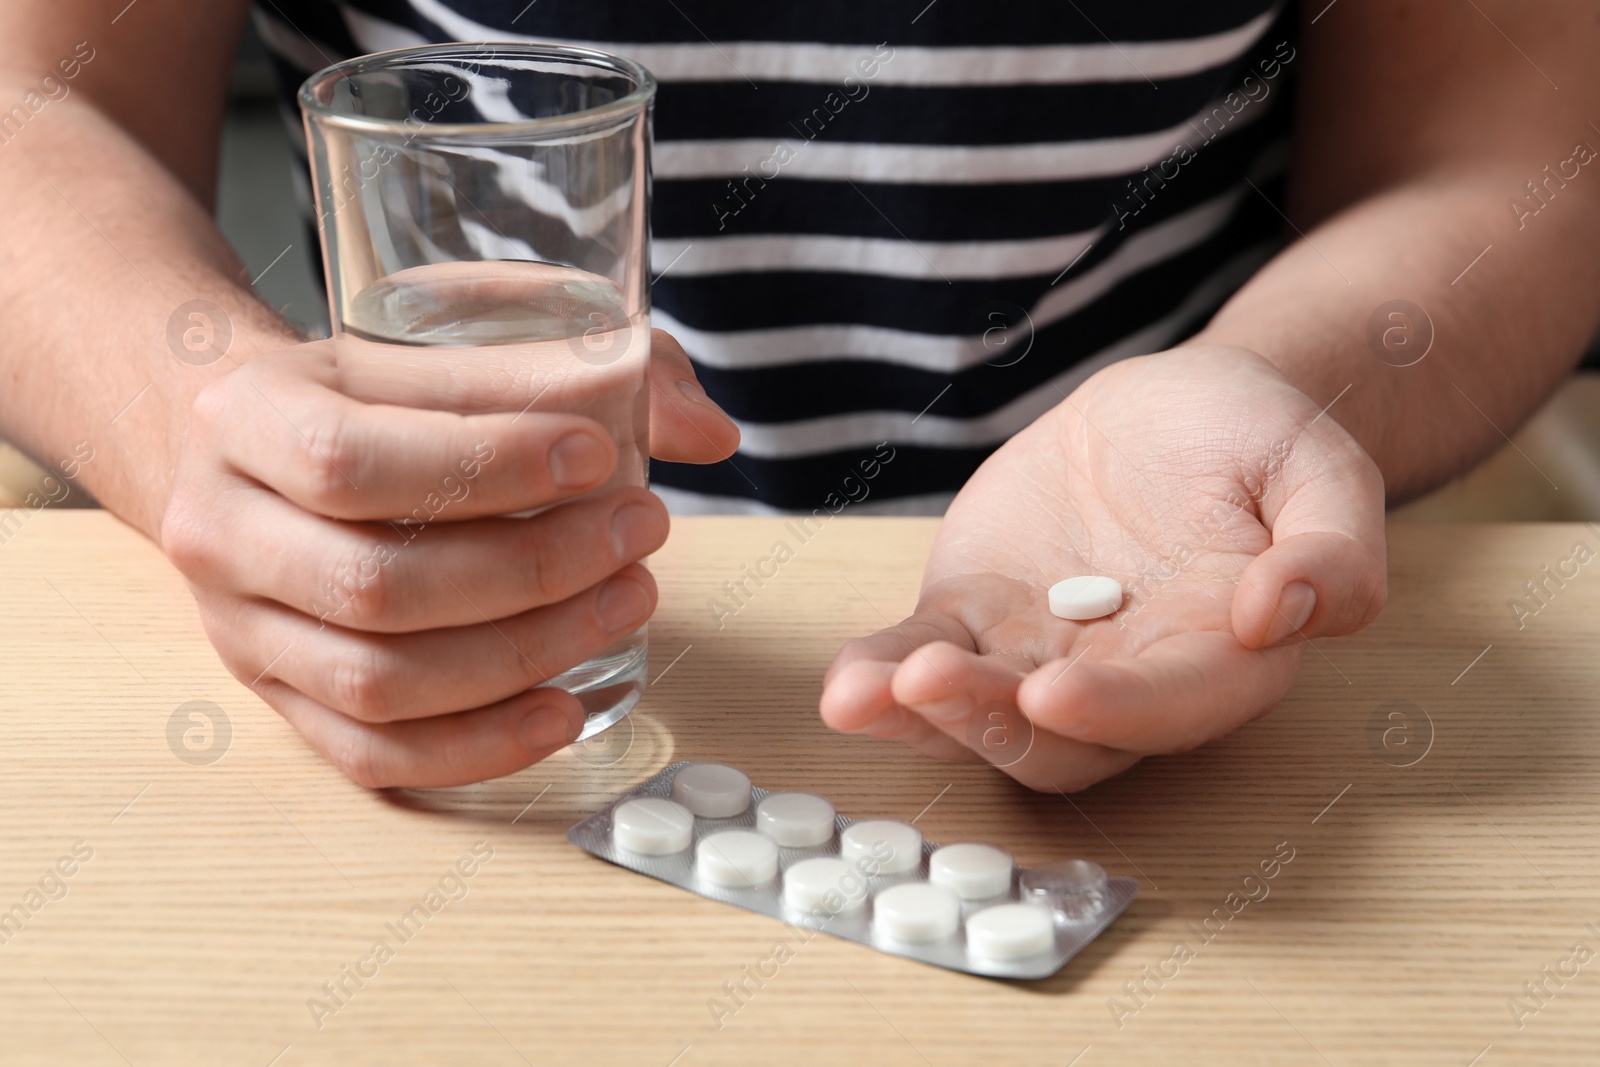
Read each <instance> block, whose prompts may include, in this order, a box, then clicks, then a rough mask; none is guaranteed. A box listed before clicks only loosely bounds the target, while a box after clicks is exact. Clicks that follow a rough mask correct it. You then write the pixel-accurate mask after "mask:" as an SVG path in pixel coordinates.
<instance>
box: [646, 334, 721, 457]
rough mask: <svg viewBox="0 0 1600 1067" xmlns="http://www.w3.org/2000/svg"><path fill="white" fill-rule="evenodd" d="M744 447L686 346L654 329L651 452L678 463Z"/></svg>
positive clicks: (651, 357)
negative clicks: (709, 392) (709, 393)
mask: <svg viewBox="0 0 1600 1067" xmlns="http://www.w3.org/2000/svg"><path fill="white" fill-rule="evenodd" d="M738 447H739V427H738V426H736V425H734V422H733V420H732V419H730V418H728V416H727V414H726V413H724V412H723V410H722V409H721V408H720V407H718V406H717V404H716V402H715V401H713V400H712V399H711V398H710V397H709V396H707V395H706V392H705V390H704V389H702V388H701V387H700V379H699V377H698V376H697V375H696V374H695V371H694V364H692V363H690V362H689V356H688V354H687V353H686V352H684V350H683V346H682V345H680V344H679V343H678V342H677V339H676V338H674V337H673V336H672V335H671V334H669V333H667V332H666V331H665V330H651V331H650V454H651V455H652V456H654V457H655V458H656V459H664V460H669V461H671V462H674V463H716V462H718V461H719V460H724V459H727V458H728V457H729V456H731V455H733V451H734V449H736V448H738Z"/></svg>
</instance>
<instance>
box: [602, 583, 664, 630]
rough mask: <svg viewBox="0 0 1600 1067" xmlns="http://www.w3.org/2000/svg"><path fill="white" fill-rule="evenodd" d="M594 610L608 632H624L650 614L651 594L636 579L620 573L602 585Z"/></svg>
mask: <svg viewBox="0 0 1600 1067" xmlns="http://www.w3.org/2000/svg"><path fill="white" fill-rule="evenodd" d="M594 610H595V614H596V615H597V616H599V619H600V627H601V629H603V630H605V632H606V633H608V634H617V633H623V632H624V631H627V630H632V629H633V628H634V627H636V626H638V625H639V624H640V623H642V622H644V620H645V618H646V617H647V616H649V614H650V594H649V593H648V592H646V591H645V587H644V586H642V585H640V584H639V583H638V582H637V581H635V580H634V579H632V578H628V577H625V576H621V575H619V576H618V577H616V578H613V579H611V580H610V581H609V582H607V583H606V584H605V585H604V586H603V587H601V589H600V592H599V594H598V595H597V596H596V597H595V600H594Z"/></svg>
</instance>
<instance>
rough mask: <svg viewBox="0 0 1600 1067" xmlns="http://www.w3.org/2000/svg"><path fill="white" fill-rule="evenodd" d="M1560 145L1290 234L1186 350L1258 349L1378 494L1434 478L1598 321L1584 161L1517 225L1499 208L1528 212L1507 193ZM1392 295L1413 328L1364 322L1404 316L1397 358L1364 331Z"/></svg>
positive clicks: (1595, 243)
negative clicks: (1381, 484)
mask: <svg viewBox="0 0 1600 1067" xmlns="http://www.w3.org/2000/svg"><path fill="white" fill-rule="evenodd" d="M1586 140H1589V141H1590V143H1594V141H1595V138H1586ZM1563 149H1564V150H1562V151H1560V152H1559V153H1557V154H1556V155H1554V156H1551V157H1550V158H1548V159H1544V160H1538V159H1525V160H1516V159H1513V160H1509V161H1504V162H1497V163H1495V164H1492V165H1488V164H1486V165H1481V166H1477V167H1451V168H1448V169H1441V170H1439V171H1434V172H1432V173H1430V174H1424V175H1420V176H1417V177H1415V178H1412V179H1410V180H1408V181H1405V182H1402V183H1400V184H1398V185H1396V186H1394V187H1391V188H1390V189H1388V190H1386V191H1384V192H1381V193H1379V194H1377V195H1373V196H1370V197H1368V198H1366V199H1364V200H1363V201H1361V202H1359V203H1357V204H1355V205H1353V206H1351V207H1350V208H1347V209H1346V210H1344V211H1343V212H1341V213H1340V214H1338V215H1336V216H1334V217H1333V218H1330V219H1329V220H1327V221H1326V222H1324V223H1323V224H1322V225H1320V226H1317V227H1315V228H1313V229H1310V230H1309V231H1308V232H1307V233H1306V235H1305V239H1300V240H1296V241H1295V242H1294V243H1293V244H1292V245H1291V247H1289V248H1288V249H1286V250H1285V251H1284V252H1283V253H1282V254H1281V255H1280V256H1278V257H1277V258H1276V259H1275V260H1274V261H1273V262H1272V263H1270V264H1269V265H1268V266H1267V267H1266V268H1264V269H1263V270H1262V271H1261V272H1260V273H1259V274H1258V275H1257V276H1256V277H1255V278H1254V279H1252V280H1251V282H1250V283H1249V284H1247V285H1246V286H1245V287H1244V288H1243V289H1242V290H1241V291H1240V292H1239V293H1238V294H1237V295H1236V296H1235V297H1234V298H1233V299H1232V300H1231V301H1230V302H1229V303H1228V305H1227V306H1226V307H1224V308H1223V310H1222V311H1221V312H1220V313H1219V314H1218V315H1217V316H1216V318H1215V319H1214V320H1213V321H1212V323H1211V324H1210V325H1209V326H1208V327H1207V328H1206V329H1205V330H1204V331H1203V333H1202V334H1201V336H1200V338H1199V340H1203V341H1208V342H1218V343H1228V344H1235V345H1240V346H1243V347H1245V348H1249V349H1251V350H1253V351H1256V352H1259V353H1261V354H1262V355H1264V356H1266V357H1267V358H1268V359H1269V360H1271V361H1272V362H1273V363H1275V364H1277V365H1278V367H1279V368H1280V369H1281V370H1282V371H1283V372H1284V373H1285V374H1286V375H1287V376H1288V377H1289V379H1290V380H1291V381H1292V382H1294V384H1295V385H1296V386H1298V387H1299V388H1300V389H1301V390H1302V391H1304V392H1305V393H1306V394H1307V395H1309V396H1310V397H1311V398H1312V399H1313V400H1314V401H1316V402H1317V403H1318V404H1319V405H1320V404H1331V405H1332V406H1331V407H1330V408H1329V409H1328V412H1327V416H1326V417H1328V418H1333V419H1336V420H1337V421H1338V422H1339V423H1340V424H1341V425H1343V426H1344V427H1345V428H1346V429H1347V430H1349V431H1350V432H1351V433H1352V434H1353V435H1354V436H1355V437H1356V439H1357V440H1358V441H1359V442H1360V443H1361V444H1362V445H1363V447H1365V448H1366V449H1367V451H1368V453H1369V454H1371V456H1372V457H1373V459H1374V460H1375V461H1376V462H1377V464H1378V466H1379V468H1380V469H1381V470H1382V471H1383V474H1384V478H1385V481H1386V484H1387V487H1388V494H1389V498H1390V499H1391V500H1401V499H1405V498H1407V497H1410V496H1414V495H1416V494H1417V493H1419V492H1422V491H1424V490H1426V489H1428V488H1430V487H1431V486H1434V485H1437V484H1439V483H1440V482H1442V481H1445V480H1446V479H1448V478H1450V477H1452V476H1453V475H1455V474H1457V473H1459V472H1460V471H1461V470H1463V469H1465V468H1466V467H1468V466H1470V465H1471V464H1472V463H1474V462H1475V461H1476V460H1477V459H1479V458H1481V457H1482V456H1484V455H1485V454H1487V453H1488V452H1490V451H1491V450H1493V449H1494V448H1496V447H1498V446H1500V445H1502V444H1503V442H1504V440H1505V438H1504V437H1503V436H1502V434H1509V433H1511V432H1513V431H1514V430H1515V428H1516V427H1517V426H1518V425H1519V424H1520V423H1521V422H1522V421H1523V420H1524V419H1525V418H1526V417H1527V416H1528V415H1529V414H1530V413H1531V412H1532V411H1533V410H1534V409H1535V408H1536V407H1537V406H1538V405H1539V403H1540V402H1541V401H1542V400H1543V399H1544V398H1546V397H1547V396H1548V395H1549V394H1550V392H1551V391H1552V390H1553V389H1554V388H1555V386H1556V384H1557V383H1558V382H1559V381H1560V380H1561V379H1562V377H1563V376H1564V375H1566V374H1567V373H1568V372H1569V371H1570V370H1571V368H1572V366H1573V365H1574V364H1575V363H1576V361H1577V360H1578V358H1579V356H1580V355H1581V353H1582V351H1583V347H1584V345H1585V344H1586V343H1587V342H1588V341H1589V339H1590V338H1591V337H1592V336H1593V334H1594V330H1595V327H1596V324H1597V321H1600V253H1597V249H1600V206H1597V204H1600V197H1597V196H1596V193H1597V192H1600V167H1594V166H1592V165H1591V166H1585V167H1583V168H1581V170H1580V171H1579V173H1578V174H1577V176H1576V177H1574V178H1571V179H1570V180H1569V181H1568V182H1567V186H1566V188H1564V189H1558V188H1556V186H1555V184H1554V183H1552V184H1551V187H1550V188H1551V190H1552V194H1551V195H1550V201H1549V203H1548V205H1547V206H1546V207H1544V208H1543V209H1542V210H1541V211H1540V212H1539V214H1538V215H1537V216H1532V217H1524V218H1522V219H1521V220H1520V222H1521V226H1520V228H1519V225H1518V223H1519V220H1518V218H1517V217H1516V216H1515V215H1514V214H1513V212H1512V210H1511V209H1510V207H1509V206H1508V201H1509V200H1511V199H1513V198H1516V199H1521V200H1526V201H1529V202H1530V203H1536V201H1532V198H1531V197H1529V196H1528V195H1527V192H1526V190H1525V189H1524V186H1523V183H1524V182H1526V181H1528V180H1530V179H1534V178H1539V177H1542V175H1541V173H1540V170H1541V167H1542V166H1543V165H1544V163H1546V162H1548V163H1550V164H1552V169H1553V168H1554V165H1555V164H1557V163H1559V162H1560V161H1561V160H1564V159H1566V158H1568V157H1570V156H1571V154H1572V148H1571V143H1570V142H1569V143H1568V144H1567V145H1565V146H1563ZM1596 163H1600V160H1596ZM1570 171H1571V167H1569V168H1568V172H1569V173H1570ZM1591 171H1594V172H1593V173H1591ZM1485 249H1487V251H1485ZM1480 255H1481V258H1479V257H1480ZM1474 260H1476V262H1474ZM1395 300H1406V301H1410V302H1411V303H1413V304H1415V305H1417V306H1418V307H1420V308H1421V309H1422V310H1423V312H1424V315H1425V318H1421V319H1418V321H1415V322H1409V319H1411V318H1416V316H1407V317H1405V318H1401V319H1396V320H1389V319H1387V318H1386V317H1385V316H1382V315H1380V316H1379V322H1378V323H1377V324H1376V332H1377V333H1378V334H1379V335H1380V336H1381V334H1382V332H1383V331H1384V330H1385V329H1388V328H1391V327H1393V328H1395V329H1397V330H1404V329H1405V324H1406V323H1407V322H1409V325H1410V327H1411V332H1410V335H1409V337H1407V338H1405V343H1406V344H1407V345H1409V346H1410V351H1409V353H1407V350H1406V349H1405V348H1404V347H1402V348H1400V349H1399V350H1391V348H1386V347H1385V346H1384V345H1383V344H1382V342H1381V340H1380V341H1379V342H1378V343H1377V344H1376V345H1375V344H1374V342H1373V339H1372V338H1371V337H1370V335H1369V321H1370V320H1372V319H1373V317H1374V315H1375V313H1377V312H1378V311H1379V309H1380V307H1382V306H1383V305H1385V304H1388V303H1389V302H1391V301H1395ZM1402 314H1403V315H1404V314H1405V313H1404V312H1402ZM1430 324H1431V326H1430ZM1430 328H1431V330H1432V334H1433V339H1432V345H1431V348H1430V349H1428V350H1427V355H1426V357H1425V358H1423V359H1421V361H1420V362H1417V363H1415V364H1413V365H1410V366H1396V365H1395V364H1397V363H1403V362H1405V361H1406V360H1408V359H1412V358H1415V357H1416V356H1418V355H1421V353H1422V350H1423V346H1425V345H1427V333H1428V331H1429V329H1430ZM1390 337H1391V341H1396V342H1397V341H1400V340H1401V339H1402V334H1401V333H1398V332H1397V333H1394V334H1391V335H1390ZM1341 394H1342V395H1341ZM1336 398H1337V402H1335V399H1336Z"/></svg>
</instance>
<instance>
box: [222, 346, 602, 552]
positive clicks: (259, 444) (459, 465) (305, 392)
mask: <svg viewBox="0 0 1600 1067" xmlns="http://www.w3.org/2000/svg"><path fill="white" fill-rule="evenodd" d="M236 375H237V376H239V377H238V378H237V379H235V376H236ZM192 417H193V419H194V420H195V423H196V425H197V427H198V428H199V429H200V430H201V431H202V432H204V433H207V434H208V435H209V436H210V437H212V438H213V439H214V440H217V441H219V442H221V446H222V453H223V458H224V460H225V462H226V463H227V464H228V465H229V466H230V467H231V468H232V469H233V470H235V471H237V472H238V473H240V474H243V475H245V476H247V477H250V478H253V479H255V480H256V481H258V482H261V483H262V484H264V485H266V486H268V487H269V488H271V489H273V490H275V491H277V492H279V493H281V494H282V495H283V496H285V497H287V498H288V499H290V500H292V501H294V502H295V503H296V504H299V505H300V506H301V507H303V508H305V509H306V510H308V511H311V512H314V513H316V514H319V515H327V516H329V517H332V518H338V519H398V518H409V519H411V520H413V521H416V522H419V523H429V522H433V521H435V520H438V521H450V520H458V519H464V518H474V517H477V516H482V515H496V514H505V513H508V512H516V511H523V510H527V509H529V508H536V507H540V506H543V505H546V504H549V503H552V502H554V501H557V500H561V499H564V498H567V497H572V496H576V495H578V494H580V493H583V492H587V491H588V490H591V489H594V488H596V487H598V486H599V485H601V484H602V483H604V482H605V481H606V480H607V479H608V478H609V477H610V476H611V474H612V472H613V470H614V469H615V467H616V464H617V445H616V443H615V442H614V441H613V440H612V438H611V435H610V433H609V432H607V430H606V428H605V427H604V426H602V425H600V424H599V423H596V422H595V421H593V420H592V419H588V418H585V417H583V416H581V415H573V414H559V413H554V412H529V413H527V414H521V413H517V414H511V413H499V414H483V415H458V414H455V413H453V412H443V411H426V410H420V409H416V408H405V407H395V406H390V405H382V404H366V403H362V402H360V401H357V400H353V399H351V398H350V397H348V396H345V395H343V394H342V393H339V392H336V391H335V390H333V389H330V388H328V387H326V386H325V385H322V384H320V383H318V382H316V381H312V380H310V379H309V378H307V377H305V376H301V375H296V374H291V373H287V369H286V366H285V365H282V364H279V365H275V366H273V367H268V368H266V369H263V370H259V371H257V370H255V369H254V368H252V367H251V366H250V365H247V366H246V367H244V368H241V370H239V371H236V372H234V374H233V375H230V376H229V377H228V378H225V379H222V380H221V381H220V382H218V383H217V386H214V387H212V388H208V389H207V390H206V391H205V392H204V393H202V394H201V396H200V398H199V399H198V400H197V401H196V403H195V406H194V413H193V416H192Z"/></svg>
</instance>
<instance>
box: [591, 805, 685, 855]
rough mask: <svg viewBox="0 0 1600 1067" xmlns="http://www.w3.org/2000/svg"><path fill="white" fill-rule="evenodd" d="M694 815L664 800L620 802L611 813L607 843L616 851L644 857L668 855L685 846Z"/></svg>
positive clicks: (681, 806) (683, 848)
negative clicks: (610, 841) (609, 834)
mask: <svg viewBox="0 0 1600 1067" xmlns="http://www.w3.org/2000/svg"><path fill="white" fill-rule="evenodd" d="M693 837H694V816H693V815H691V814H690V813H689V809H688V808H686V807H684V806H683V805H682V804H674V803H673V802H672V801H670V800H667V799H666V798H665V797H635V798H634V799H632V800H624V801H623V802H622V803H621V804H618V805H617V806H616V808H615V809H614V810H613V811H612V812H611V840H612V841H613V842H615V843H616V846H617V847H618V848H625V849H627V850H628V851H629V852H642V853H644V854H645V855H646V856H670V855H672V854H673V853H675V852H682V851H684V850H685V849H687V848H688V847H689V842H690V841H691V840H692V839H693Z"/></svg>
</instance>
